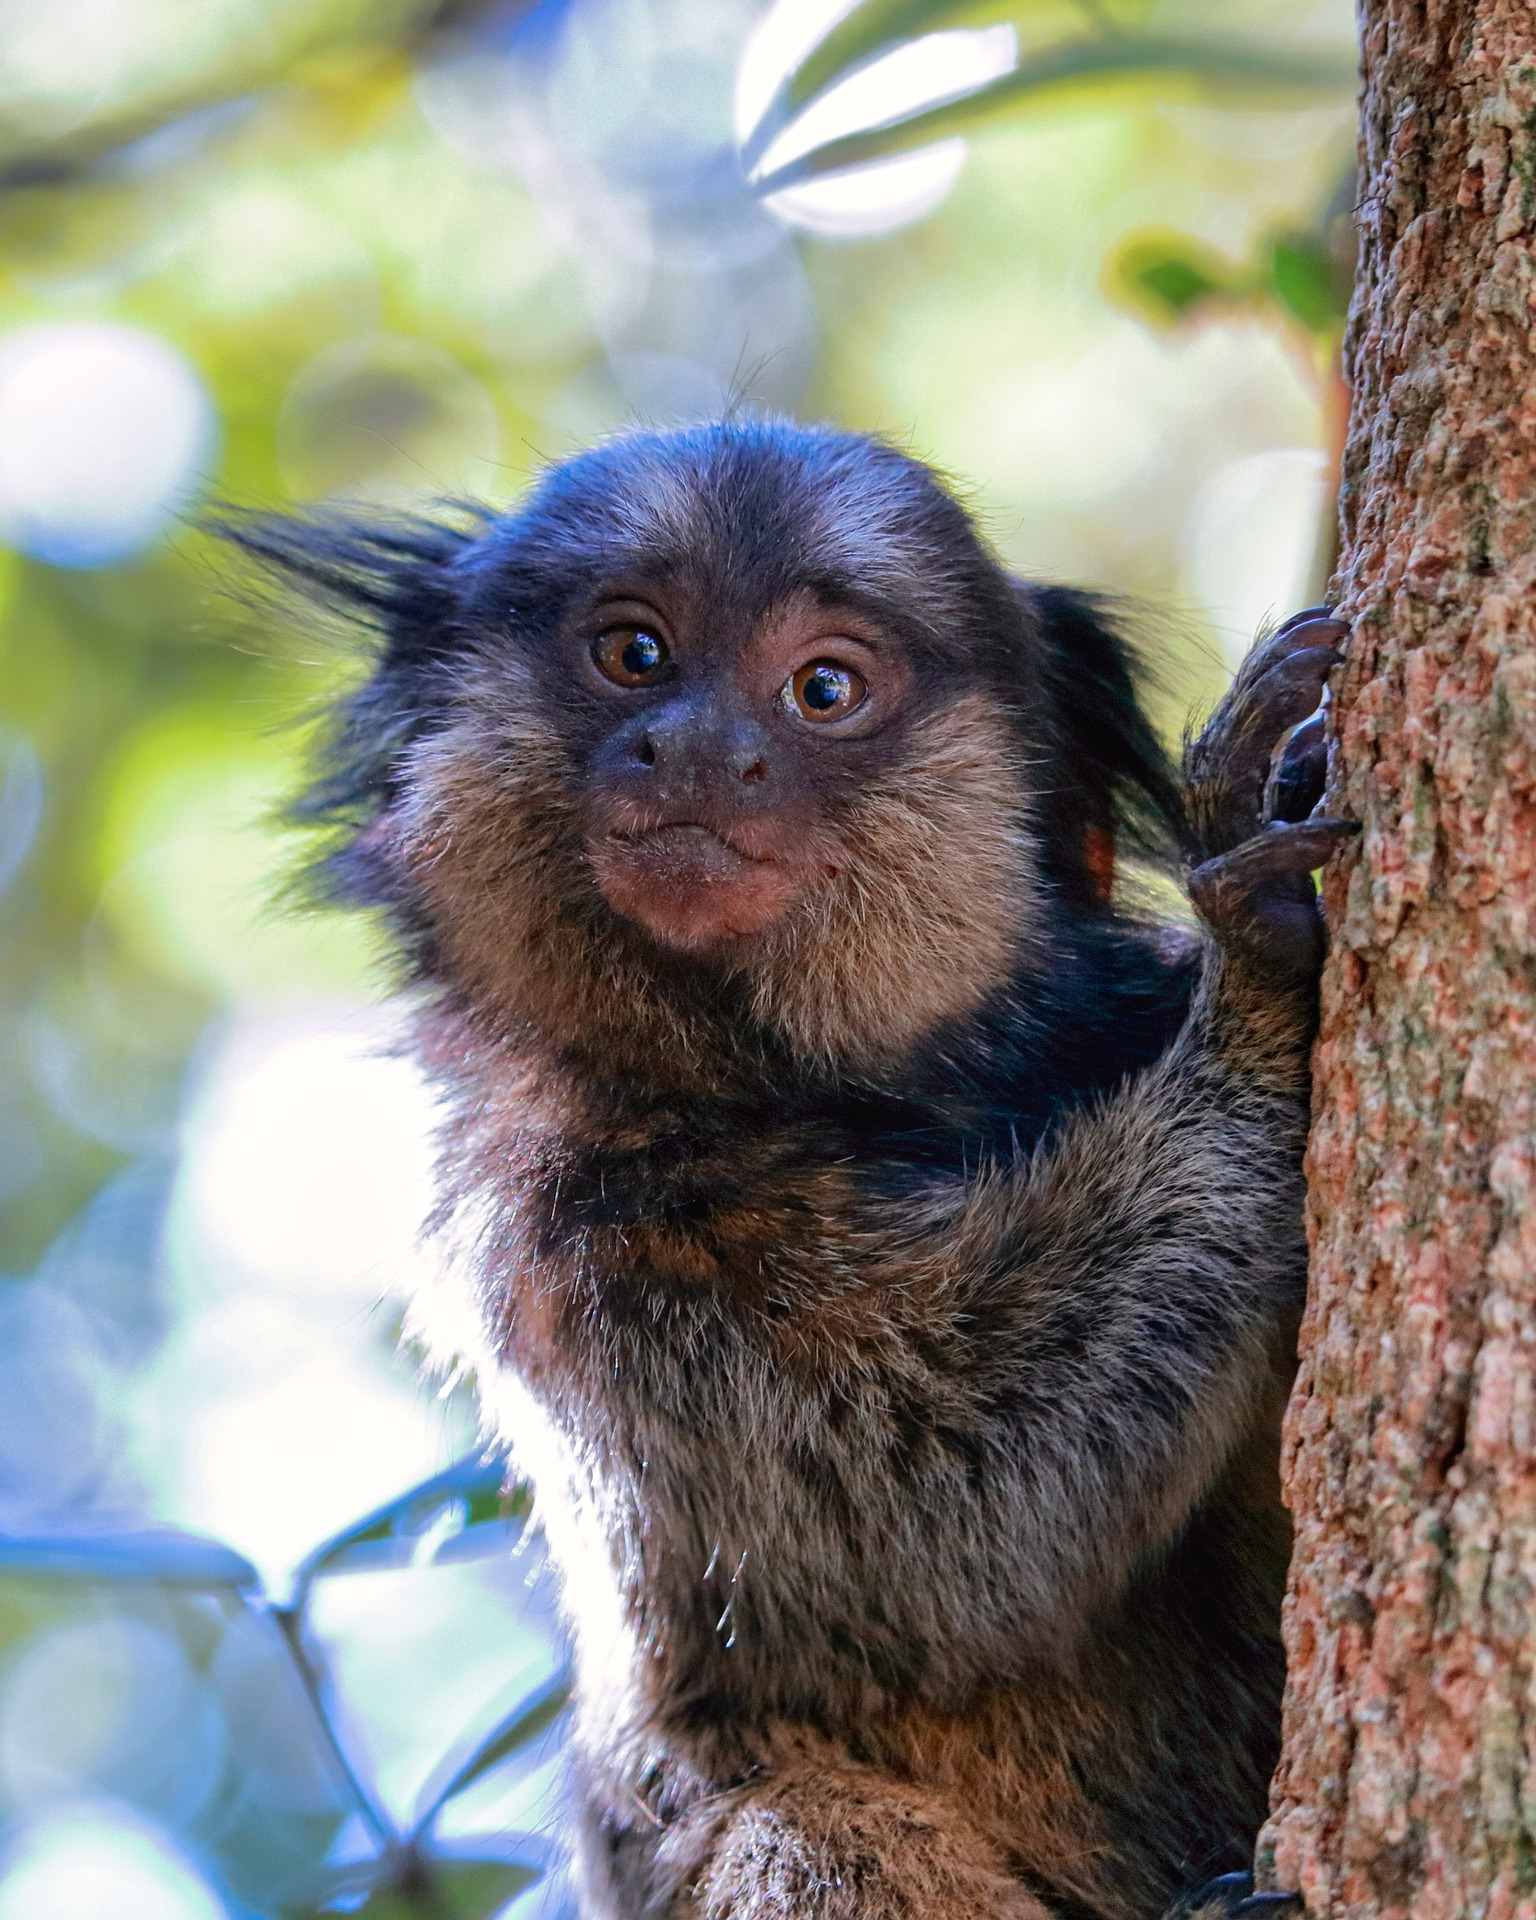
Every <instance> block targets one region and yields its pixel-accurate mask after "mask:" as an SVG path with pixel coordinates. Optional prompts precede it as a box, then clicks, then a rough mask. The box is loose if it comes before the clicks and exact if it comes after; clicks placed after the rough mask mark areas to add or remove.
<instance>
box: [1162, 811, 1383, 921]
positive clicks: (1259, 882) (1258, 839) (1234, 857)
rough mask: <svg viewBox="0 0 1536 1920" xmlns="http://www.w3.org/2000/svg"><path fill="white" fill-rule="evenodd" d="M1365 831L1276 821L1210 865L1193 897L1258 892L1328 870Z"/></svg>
mask: <svg viewBox="0 0 1536 1920" xmlns="http://www.w3.org/2000/svg"><path fill="white" fill-rule="evenodd" d="M1359 831H1360V828H1359V824H1358V823H1357V822H1356V821H1354V820H1330V819H1329V818H1328V817H1327V816H1326V815H1325V816H1324V817H1323V818H1322V819H1320V820H1296V821H1289V820H1287V821H1278V820H1277V821H1276V822H1275V823H1274V824H1273V825H1272V826H1268V827H1266V828H1265V829H1264V830H1263V832H1262V833H1256V834H1255V835H1254V836H1253V838H1252V839H1251V840H1245V841H1243V843H1242V844H1241V846H1236V847H1234V848H1233V849H1232V851H1231V852H1230V853H1220V854H1217V856H1216V858H1215V859H1214V860H1206V861H1203V862H1202V863H1201V865H1199V866H1198V867H1196V868H1195V870H1194V872H1193V873H1192V874H1191V875H1190V876H1189V892H1190V897H1191V898H1192V899H1193V900H1194V902H1195V904H1196V906H1199V905H1200V904H1201V901H1202V898H1211V899H1215V898H1218V897H1219V896H1220V895H1222V894H1229V895H1230V894H1234V893H1243V892H1252V891H1256V890H1258V889H1260V888H1262V887H1263V885H1264V883H1265V882H1266V881H1270V880H1279V879H1283V878H1290V877H1293V876H1294V875H1297V874H1308V873H1311V872H1312V871H1313V869H1314V868H1316V867H1321V866H1324V865H1326V863H1327V862H1328V860H1329V859H1330V858H1331V857H1332V855H1333V854H1334V853H1336V852H1337V851H1338V849H1339V848H1340V847H1341V846H1343V844H1344V842H1345V841H1346V840H1349V839H1352V838H1353V837H1354V835H1355V834H1357V833H1358V832H1359Z"/></svg>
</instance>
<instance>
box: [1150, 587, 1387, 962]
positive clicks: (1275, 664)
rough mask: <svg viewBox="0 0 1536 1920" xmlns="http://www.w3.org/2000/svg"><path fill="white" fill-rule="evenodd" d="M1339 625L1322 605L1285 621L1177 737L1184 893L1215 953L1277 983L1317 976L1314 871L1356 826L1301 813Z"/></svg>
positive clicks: (1313, 792) (1314, 798) (1319, 748)
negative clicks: (1197, 725)
mask: <svg viewBox="0 0 1536 1920" xmlns="http://www.w3.org/2000/svg"><path fill="white" fill-rule="evenodd" d="M1347 634H1348V629H1347V628H1346V627H1344V626H1343V625H1342V624H1341V623H1340V622H1339V621H1337V620H1335V619H1333V618H1332V617H1331V616H1330V614H1329V613H1328V611H1327V609H1326V608H1321V607H1312V608H1309V609H1308V610H1307V611H1306V612H1305V613H1298V614H1296V615H1295V616H1294V618H1292V619H1290V620H1287V621H1286V623H1285V625H1284V626H1282V627H1281V628H1280V629H1279V630H1278V631H1277V632H1276V633H1274V634H1272V635H1271V636H1270V637H1269V639H1267V640H1263V641H1260V642H1259V644H1258V645H1257V646H1255V647H1254V648H1253V649H1252V651H1251V652H1250V653H1249V655H1248V657H1247V659H1246V660H1244V662H1243V664H1242V666H1241V667H1240V668H1239V669H1238V672H1237V676H1236V678H1235V679H1234V680H1233V682H1232V685H1231V687H1230V688H1229V689H1228V692H1227V694H1226V697H1225V699H1223V701H1222V702H1221V704H1220V706H1218V707H1217V709H1216V711H1215V713H1214V714H1213V715H1212V716H1211V719H1210V721H1209V723H1208V724H1207V726H1206V727H1205V728H1204V729H1203V730H1202V731H1201V733H1200V734H1199V736H1198V737H1197V738H1195V739H1193V740H1191V741H1190V742H1188V744H1187V745H1186V747H1185V752H1184V778H1185V807H1186V810H1187V814H1188V819H1189V823H1190V844H1189V848H1188V851H1189V854H1190V856H1191V859H1192V862H1193V865H1192V870H1191V872H1190V876H1189V892H1190V898H1191V900H1192V901H1193V902H1194V906H1195V911H1196V912H1197V913H1198V914H1199V915H1200V918H1201V919H1202V920H1203V921H1204V922H1205V924H1206V926H1207V927H1208V928H1209V929H1210V932H1211V934H1212V935H1213V937H1214V938H1215V940H1216V942H1217V945H1218V946H1219V947H1220V948H1221V949H1222V950H1223V952H1224V953H1226V954H1229V955H1231V956H1232V957H1234V958H1237V959H1240V960H1241V961H1242V962H1243V963H1244V964H1245V967H1246V969H1247V970H1248V971H1250V972H1252V973H1254V974H1257V975H1258V976H1259V977H1260V978H1262V979H1265V980H1267V981H1268V982H1269V983H1270V984H1272V985H1274V986H1310V984H1311V982H1312V981H1313V980H1315V979H1316V977H1317V970H1318V968H1319V967H1320V966H1321V964H1322V958H1323V948H1324V930H1323V920H1322V914H1321V913H1320V911H1319V909H1318V903H1317V889H1316V887H1315V886H1314V885H1313V882H1312V872H1313V869H1314V868H1316V867H1320V866H1322V865H1323V863H1324V862H1325V861H1326V860H1327V859H1328V857H1329V855H1330V854H1332V853H1333V852H1334V850H1335V849H1336V848H1337V847H1338V846H1339V844H1340V843H1341V841H1343V840H1345V839H1346V838H1348V836H1349V835H1350V834H1352V833H1354V832H1355V831H1356V828H1355V826H1354V824H1353V823H1352V822H1350V821H1347V820H1331V819H1327V818H1311V817H1309V816H1311V814H1312V809H1313V808H1314V807H1315V806H1316V805H1317V803H1318V801H1319V799H1320V798H1321V796H1322V791H1323V783H1324V779H1325V776H1326V773H1327V747H1326V742H1325V740H1324V735H1323V719H1322V714H1321V712H1320V711H1319V707H1320V703H1321V700H1322V695H1323V688H1324V684H1325V682H1326V680H1327V677H1328V674H1329V672H1330V670H1331V669H1332V668H1333V667H1334V666H1336V665H1337V664H1338V662H1339V660H1340V658H1341V649H1342V647H1343V643H1344V641H1345V639H1346V637H1347ZM1293 729H1294V731H1293ZM1287 734H1289V738H1288V739H1287V738H1286V735H1287Z"/></svg>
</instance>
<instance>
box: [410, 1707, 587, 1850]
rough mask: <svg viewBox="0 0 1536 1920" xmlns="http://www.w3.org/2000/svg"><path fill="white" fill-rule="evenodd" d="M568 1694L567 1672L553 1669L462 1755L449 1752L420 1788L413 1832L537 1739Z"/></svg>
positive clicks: (425, 1826)
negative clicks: (544, 1679) (553, 1673)
mask: <svg viewBox="0 0 1536 1920" xmlns="http://www.w3.org/2000/svg"><path fill="white" fill-rule="evenodd" d="M570 1697H571V1682H570V1676H569V1674H566V1673H557V1674H556V1675H555V1677H554V1678H553V1679H552V1680H549V1681H546V1683H545V1684H544V1685H543V1686H542V1687H539V1688H537V1689H536V1690H535V1691H534V1692H533V1693H530V1694H527V1695H525V1696H524V1697H523V1698H522V1699H521V1700H519V1701H518V1703H517V1705H516V1706H515V1707H514V1708H513V1709H512V1711H511V1712H510V1713H509V1714H507V1715H506V1716H505V1717H504V1718H503V1719H501V1720H499V1721H498V1722H497V1723H496V1725H495V1726H494V1727H493V1728H492V1729H491V1731H490V1732H489V1733H488V1734H486V1735H485V1737H484V1738H483V1739H482V1740H480V1741H479V1742H477V1744H476V1745H475V1746H474V1747H473V1748H472V1749H471V1750H470V1752H469V1753H468V1755H467V1756H466V1757H464V1758H463V1759H457V1758H455V1757H454V1756H452V1755H450V1756H449V1758H448V1760H447V1761H446V1762H444V1764H443V1765H442V1766H441V1767H439V1768H438V1769H437V1771H436V1773H435V1774H434V1776H433V1778H432V1779H431V1780H429V1781H428V1782H427V1785H426V1786H425V1787H424V1788H423V1789H422V1793H421V1798H420V1801H419V1802H418V1805H419V1807H420V1809H421V1810H420V1811H419V1812H418V1814H417V1817H416V1826H415V1832H416V1833H417V1834H418V1835H420V1834H424V1833H425V1832H426V1831H427V1830H428V1829H429V1828H430V1827H431V1825H432V1822H433V1821H434V1820H435V1819H436V1818H437V1816H438V1814H439V1813H441V1812H442V1810H443V1808H444V1807H445V1806H446V1805H447V1804H448V1802H449V1801H450V1800H452V1799H454V1798H455V1797H456V1796H457V1795H459V1794H461V1793H463V1792H464V1791H465V1789H466V1788H467V1787H472V1786H473V1785H474V1783H475V1782H476V1781H477V1780H481V1779H483V1778H484V1777H485V1775H486V1774H488V1773H489V1772H490V1771H491V1769H492V1768H493V1767H499V1766H500V1765H501V1763H502V1761H503V1760H507V1759H510V1758H511V1756H512V1755H513V1754H514V1753H516V1752H517V1751H518V1749H519V1748H520V1747H526V1746H529V1745H531V1744H532V1742H533V1741H535V1740H537V1739H538V1737H539V1735H540V1734H541V1733H543V1732H544V1731H545V1730H546V1728H548V1727H551V1726H553V1725H554V1723H555V1721H556V1720H558V1719H559V1717H560V1715H561V1714H562V1713H564V1711H565V1708H566V1704H567V1702H568V1701H569V1700H570ZM444 1775H446V1776H447V1777H446V1779H445V1778H444Z"/></svg>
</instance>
